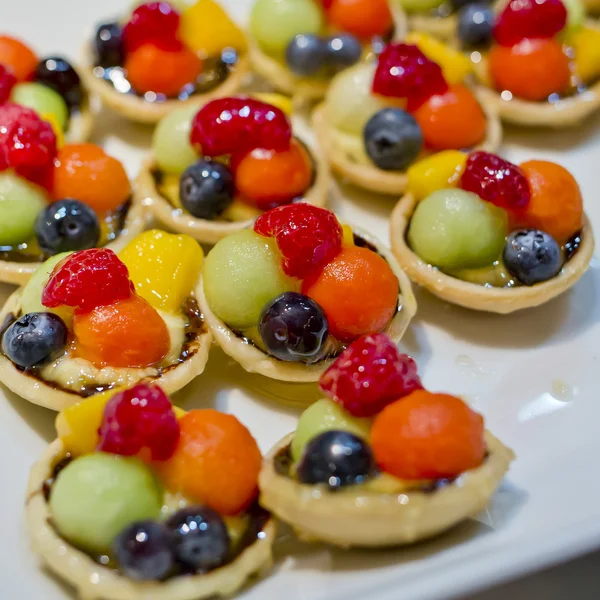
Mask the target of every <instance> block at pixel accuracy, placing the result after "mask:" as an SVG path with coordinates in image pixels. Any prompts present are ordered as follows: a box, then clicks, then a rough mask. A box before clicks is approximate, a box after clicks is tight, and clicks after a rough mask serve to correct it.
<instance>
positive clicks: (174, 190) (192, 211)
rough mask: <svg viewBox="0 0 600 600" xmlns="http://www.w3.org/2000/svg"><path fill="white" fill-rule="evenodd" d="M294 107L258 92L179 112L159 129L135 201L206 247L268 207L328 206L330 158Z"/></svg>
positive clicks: (138, 182) (245, 224) (162, 221)
mask: <svg viewBox="0 0 600 600" xmlns="http://www.w3.org/2000/svg"><path fill="white" fill-rule="evenodd" d="M280 107H281V108H280ZM290 109H291V107H290V102H289V100H288V99H286V98H284V97H282V96H278V95H276V94H263V95H261V94H258V95H256V97H252V98H249V97H231V98H220V99H218V100H213V101H212V102H209V103H208V104H207V105H205V106H204V107H202V108H201V109H200V110H196V109H192V110H189V109H182V110H177V111H174V112H173V113H172V114H171V115H169V116H168V117H167V118H166V119H165V120H164V121H162V122H161V123H160V124H159V126H158V127H157V128H156V131H155V133H154V139H153V144H152V146H153V153H152V156H151V157H150V158H148V160H147V161H146V163H145V165H144V166H143V168H142V171H141V173H140V175H139V177H138V180H137V186H136V197H137V198H138V200H139V201H140V202H143V203H144V204H146V205H148V206H149V207H150V210H151V211H152V212H153V214H154V216H155V217H156V219H157V220H158V221H160V222H161V223H162V224H164V225H165V226H167V227H168V228H169V229H171V230H173V231H179V232H181V233H186V234H188V235H191V236H192V237H194V238H196V239H197V240H199V241H201V242H204V243H209V244H214V243H216V242H217V241H219V240H220V239H222V238H224V237H225V236H227V235H229V234H231V233H234V232H237V231H241V230H243V229H246V228H248V227H251V226H252V223H253V222H254V220H255V219H256V218H257V217H259V216H260V215H261V214H263V213H264V211H265V210H268V209H270V208H274V207H277V206H282V205H286V204H291V203H297V202H307V203H310V204H314V205H316V206H321V205H323V204H325V203H326V202H327V195H328V191H329V185H330V175H329V168H328V165H327V161H326V160H325V159H324V158H323V156H322V155H321V153H320V150H319V148H318V147H317V146H316V145H315V144H314V143H311V141H310V140H311V136H310V135H309V134H308V132H307V131H306V126H303V124H302V122H301V121H300V120H299V119H294V118H290V117H289V111H290Z"/></svg>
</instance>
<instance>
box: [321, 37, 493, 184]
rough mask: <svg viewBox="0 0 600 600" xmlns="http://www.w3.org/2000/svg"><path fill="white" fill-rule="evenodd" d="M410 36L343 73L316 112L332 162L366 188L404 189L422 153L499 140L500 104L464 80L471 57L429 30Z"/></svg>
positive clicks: (486, 144)
mask: <svg viewBox="0 0 600 600" xmlns="http://www.w3.org/2000/svg"><path fill="white" fill-rule="evenodd" d="M410 41H411V42H413V43H401V44H389V45H388V46H386V48H385V49H384V50H383V52H382V53H381V55H380V56H379V58H378V59H377V60H376V61H371V62H367V63H363V64H360V65H357V66H355V67H352V68H350V69H348V70H346V71H344V72H343V73H341V74H340V75H338V76H337V77H336V78H335V79H334V80H333V82H332V84H331V86H330V88H329V90H328V92H327V96H326V98H325V102H324V103H323V104H322V105H321V106H319V107H317V109H316V110H315V111H314V113H313V125H314V129H315V133H316V135H317V138H318V139H319V142H320V143H321V146H322V147H323V150H324V152H325V154H326V155H327V158H328V159H329V162H330V164H331V166H332V168H333V169H334V170H335V171H337V172H338V173H339V174H340V175H342V176H343V177H344V178H346V179H347V180H348V181H349V182H351V183H353V184H355V185H358V186H360V187H362V188H365V189H367V190H372V191H375V192H381V193H385V194H395V195H398V194H401V193H403V192H404V191H405V190H406V182H407V177H406V169H408V167H409V166H410V165H411V164H412V163H413V162H414V161H415V160H417V159H418V158H420V157H422V156H423V155H426V154H431V153H435V152H439V151H441V150H448V149H456V150H461V149H464V150H466V149H472V148H484V149H487V150H490V151H494V150H495V149H496V148H497V147H498V146H499V144H500V140H501V137H502V130H501V127H500V122H499V119H498V117H497V115H496V113H495V111H494V110H493V109H490V107H489V106H488V105H486V104H484V103H480V102H479V100H478V98H477V97H476V96H475V95H474V94H473V93H472V92H471V91H470V89H469V88H468V87H466V86H465V85H464V82H465V80H466V79H467V78H468V76H469V75H470V73H471V70H472V65H471V63H470V61H469V60H468V59H467V57H465V56H464V55H463V54H462V53H461V52H459V51H457V50H455V49H453V48H450V47H449V46H446V45H444V44H443V43H442V42H439V41H438V40H436V39H434V38H432V37H430V36H427V35H423V34H421V35H416V36H414V35H413V36H412V37H411V38H410Z"/></svg>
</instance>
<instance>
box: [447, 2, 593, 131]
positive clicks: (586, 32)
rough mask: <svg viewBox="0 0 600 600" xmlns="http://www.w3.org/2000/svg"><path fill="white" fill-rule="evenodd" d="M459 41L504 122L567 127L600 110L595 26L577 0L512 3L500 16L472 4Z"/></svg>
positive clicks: (486, 97) (486, 96)
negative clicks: (475, 45) (473, 63)
mask: <svg viewBox="0 0 600 600" xmlns="http://www.w3.org/2000/svg"><path fill="white" fill-rule="evenodd" d="M485 15H487V16H485ZM458 39H459V41H460V42H461V44H462V46H463V48H464V49H465V50H467V51H470V52H471V58H472V60H473V61H474V62H475V65H476V70H477V75H478V78H479V80H480V83H481V86H480V87H481V90H480V93H481V95H482V98H483V100H484V102H485V103H486V104H488V105H490V106H492V107H494V108H495V109H496V110H497V111H498V112H499V114H500V117H501V118H502V119H503V120H505V121H508V122H511V123H516V124H519V125H525V126H529V127H531V126H544V127H568V126H571V125H573V124H576V123H579V122H580V121H582V120H583V119H585V118H586V117H587V116H589V115H591V114H593V113H595V112H597V111H598V109H599V108H600V26H599V25H598V23H594V22H593V21H590V20H589V19H587V20H586V19H585V11H584V8H583V6H582V5H581V3H580V2H579V1H578V0H575V1H573V0H569V1H567V0H535V1H534V0H511V1H510V2H508V3H506V6H505V7H504V9H503V10H502V11H500V12H499V13H498V15H497V16H495V15H494V13H493V11H492V10H491V9H490V8H487V9H485V8H482V7H481V6H480V5H472V6H471V7H470V8H468V9H467V12H465V17H464V21H463V20H461V22H460V23H459V29H458ZM474 43H476V44H477V47H475V48H474V47H473V45H474Z"/></svg>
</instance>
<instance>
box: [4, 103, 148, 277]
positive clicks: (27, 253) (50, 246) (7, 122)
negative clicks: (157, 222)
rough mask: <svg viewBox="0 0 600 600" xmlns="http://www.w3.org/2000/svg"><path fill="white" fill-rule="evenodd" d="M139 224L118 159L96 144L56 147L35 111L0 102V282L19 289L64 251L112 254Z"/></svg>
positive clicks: (141, 221) (141, 224)
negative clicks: (102, 249)
mask: <svg viewBox="0 0 600 600" xmlns="http://www.w3.org/2000/svg"><path fill="white" fill-rule="evenodd" d="M144 226H145V217H144V209H143V207H142V205H141V204H140V203H137V202H134V201H133V200H132V194H131V184H130V182H129V179H128V177H127V173H126V172H125V169H124V168H123V165H122V164H121V163H120V162H119V161H118V160H116V159H115V158H113V157H112V156H109V155H108V154H106V153H105V152H104V150H103V149H102V148H101V147H100V146H96V145H95V144H90V143H79V144H64V145H60V143H59V140H57V136H56V134H55V132H54V131H53V129H52V126H51V125H50V123H49V122H47V121H45V120H43V119H42V118H41V117H40V116H39V115H38V114H37V113H36V112H35V111H34V110H33V109H31V108H27V107H25V106H22V105H19V104H13V103H12V102H7V103H5V104H1V105H0V281H3V282H7V283H16V284H23V283H25V282H26V281H27V280H28V279H29V278H30V277H31V276H32V274H33V273H34V272H35V271H36V269H37V268H38V267H39V266H40V265H41V264H42V262H43V261H44V260H46V259H48V258H50V257H53V256H56V255H57V254H60V253H62V252H72V251H76V250H84V249H87V248H94V247H98V246H103V247H107V248H111V249H112V250H116V251H118V250H119V249H121V248H123V247H124V246H125V244H126V243H127V242H128V241H129V240H130V239H131V238H132V237H133V236H135V235H137V234H138V233H140V232H141V231H143V229H144Z"/></svg>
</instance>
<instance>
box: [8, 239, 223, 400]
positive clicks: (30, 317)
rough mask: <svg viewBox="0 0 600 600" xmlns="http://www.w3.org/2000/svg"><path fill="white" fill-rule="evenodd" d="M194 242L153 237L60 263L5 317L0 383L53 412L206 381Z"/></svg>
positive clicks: (16, 299) (22, 292)
mask: <svg viewBox="0 0 600 600" xmlns="http://www.w3.org/2000/svg"><path fill="white" fill-rule="evenodd" d="M202 260H203V254H202V249H201V248H200V246H199V245H198V243H197V242H196V241H195V240H193V239H192V238H190V237H188V236H185V235H172V234H167V233H164V232H162V231H157V230H152V231H147V232H145V233H143V234H141V235H139V236H137V237H136V238H134V239H133V240H132V241H131V242H130V243H129V244H128V245H127V246H126V247H125V248H124V249H123V250H122V251H121V253H120V258H119V257H118V256H117V255H116V254H115V253H114V252H112V251H111V250H108V249H104V248H100V249H91V250H82V251H80V252H75V253H72V254H59V255H57V256H55V257H53V258H51V259H49V260H48V261H47V262H46V263H44V264H43V265H42V266H41V267H40V269H39V270H38V271H37V272H36V273H35V274H34V275H33V277H32V278H31V279H30V280H29V282H28V283H27V285H26V286H25V287H24V288H22V289H19V290H17V291H16V292H15V293H14V294H13V295H12V296H10V298H9V299H8V301H7V302H6V304H5V306H4V307H3V309H2V312H1V313H0V327H1V331H0V336H1V342H2V344H1V349H2V354H1V355H0V381H1V382H2V383H4V385H6V386H7V387H8V388H9V389H11V390H12V391H13V392H15V393H16V394H18V395H19V396H21V397H23V398H25V399H26V400H29V401H30V402H33V403H35V404H39V405H41V406H46V407H48V408H51V409H54V410H61V409H62V408H64V407H66V406H70V405H72V404H74V403H75V402H78V401H79V400H81V398H87V397H89V396H93V395H95V394H97V393H99V392H102V391H105V390H109V389H112V388H114V387H116V386H129V385H133V384H134V383H137V382H139V381H156V382H157V383H160V385H161V386H162V387H163V388H164V389H165V390H166V391H167V392H168V393H173V392H176V391H177V390H179V389H180V388H182V387H183V386H185V385H186V384H187V383H189V382H190V381H191V380H192V379H194V377H196V376H197V375H199V374H200V373H202V371H203V370H204V366H205V364H206V361H207V359H208V351H209V348H210V344H211V340H212V337H211V335H210V333H209V332H208V331H207V329H206V327H205V325H204V318H203V316H202V313H201V311H200V309H199V307H198V304H197V302H196V298H195V296H194V291H193V290H194V287H195V286H196V281H197V279H198V277H199V273H200V268H201V264H202Z"/></svg>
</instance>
